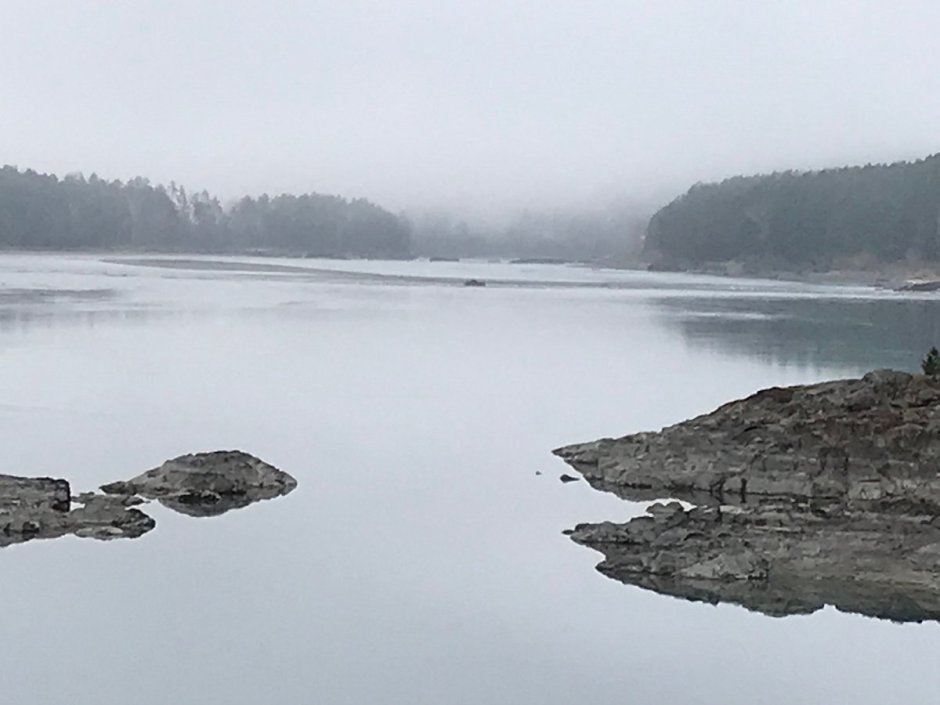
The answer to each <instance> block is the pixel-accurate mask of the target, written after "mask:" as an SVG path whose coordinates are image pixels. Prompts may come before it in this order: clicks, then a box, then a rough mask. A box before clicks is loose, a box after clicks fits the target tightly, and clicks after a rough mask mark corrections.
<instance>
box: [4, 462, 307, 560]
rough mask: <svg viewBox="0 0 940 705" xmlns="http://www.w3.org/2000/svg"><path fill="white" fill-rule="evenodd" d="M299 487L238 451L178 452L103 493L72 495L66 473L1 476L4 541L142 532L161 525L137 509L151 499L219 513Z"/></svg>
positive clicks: (110, 536)
mask: <svg viewBox="0 0 940 705" xmlns="http://www.w3.org/2000/svg"><path fill="white" fill-rule="evenodd" d="M296 486H297V482H296V480H294V478H293V477H291V476H290V475H288V474H287V473H285V472H282V471H281V470H278V469H277V468H275V467H274V466H272V465H269V464H267V463H265V462H264V461H262V460H259V459H258V458H255V457H254V456H252V455H249V454H248V453H243V452H241V451H216V452H212V453H197V454H194V455H184V456H180V457H179V458H174V459H173V460H168V461H167V462H165V463H164V464H163V465H161V466H160V467H157V468H154V469H153V470H148V471H147V472H145V473H143V474H141V475H138V476H137V477H135V478H133V479H131V480H127V481H121V482H113V483H111V484H108V485H105V486H103V487H102V488H101V489H102V491H103V492H104V494H100V493H93V492H86V493H83V494H80V495H77V496H73V495H72V492H71V488H70V486H69V483H68V481H66V480H62V479H52V478H28V477H14V476H11V475H0V547H4V546H9V545H11V544H14V543H23V542H26V541H31V540H33V539H53V538H59V537H61V536H66V535H69V534H72V535H75V536H79V537H82V538H94V539H99V540H109V539H116V538H137V537H139V536H142V535H143V534H145V533H147V532H148V531H150V530H151V529H153V528H154V527H155V526H156V522H155V521H154V520H153V519H152V518H151V517H150V516H148V515H147V514H145V513H144V512H143V511H141V510H140V509H138V508H137V507H138V506H140V505H142V504H145V502H146V500H150V499H156V500H159V501H160V503H161V504H164V505H165V506H167V507H169V508H170V509H174V510H175V511H178V512H182V513H184V514H189V515H191V516H215V515H218V514H222V513H224V512H227V511H230V510H232V509H240V508H242V507H246V506H248V505H249V504H252V503H254V502H257V501H260V500H263V499H273V498H274V497H278V496H281V495H285V494H288V493H289V492H291V491H292V490H293V489H294V488H295V487H296ZM73 505H78V506H73Z"/></svg>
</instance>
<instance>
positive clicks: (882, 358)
mask: <svg viewBox="0 0 940 705" xmlns="http://www.w3.org/2000/svg"><path fill="white" fill-rule="evenodd" d="M655 310H656V311H657V312H658V313H659V315H660V316H661V319H662V321H663V322H664V323H665V324H666V325H667V326H669V327H672V328H675V329H678V331H679V332H680V333H681V334H682V336H683V337H684V338H685V340H686V341H687V342H688V344H689V345H690V346H691V347H694V348H695V349H697V350H715V351H718V352H721V353H723V354H734V355H745V356H747V357H752V358H758V359H761V360H767V361H771V362H775V363H780V364H787V365H796V366H819V367H829V366H837V367H847V368H852V369H859V370H861V369H873V368H877V367H889V368H893V369H903V370H910V369H913V368H916V366H917V364H918V361H919V355H922V354H923V352H924V351H926V350H928V349H929V348H930V347H931V346H932V345H935V344H937V343H938V342H940V300H938V299H933V298H919V299H915V298H906V299H903V298H867V299H862V298H858V299H852V298H824V299H816V298H786V299H761V298H718V297H716V298H693V299H660V300H658V301H657V302H656V304H655Z"/></svg>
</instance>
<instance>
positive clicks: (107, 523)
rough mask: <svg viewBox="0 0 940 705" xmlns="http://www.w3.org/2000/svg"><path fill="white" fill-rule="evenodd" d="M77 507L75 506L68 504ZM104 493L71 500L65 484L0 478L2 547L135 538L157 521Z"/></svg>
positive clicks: (133, 502)
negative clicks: (35, 541)
mask: <svg viewBox="0 0 940 705" xmlns="http://www.w3.org/2000/svg"><path fill="white" fill-rule="evenodd" d="M73 502H75V503H76V504H79V506H78V507H75V508H73V507H72V504H73ZM141 502H142V500H134V499H132V498H121V499H114V498H109V497H105V496H103V495H80V496H79V497H76V498H74V499H73V498H72V496H71V489H70V487H69V483H68V482H67V481H66V480H56V479H52V478H30V477H14V476H11V475H0V547H4V546H9V545H11V544H14V543H23V542H25V541H31V540H33V539H54V538H59V537H61V536H66V535H69V534H74V535H75V536H81V537H87V538H96V539H101V540H107V539H114V538H137V537H138V536H142V535H143V534H145V533H147V532H148V531H150V530H151V529H153V527H154V526H155V522H154V521H153V519H151V518H150V517H149V516H147V515H146V514H144V513H143V512H141V511H140V510H138V509H135V508H134V505H136V504H140V503H141Z"/></svg>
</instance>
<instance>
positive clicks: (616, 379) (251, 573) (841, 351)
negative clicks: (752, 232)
mask: <svg viewBox="0 0 940 705" xmlns="http://www.w3.org/2000/svg"><path fill="white" fill-rule="evenodd" d="M227 261H228V262H229V263H231V262H233V261H237V262H243V261H242V260H227ZM254 262H258V260H248V261H247V263H242V264H236V265H233V266H230V267H228V268H227V269H218V268H216V266H215V265H213V264H212V261H211V260H208V259H202V260H201V261H200V262H197V263H196V264H193V265H191V266H189V267H188V268H186V269H182V268H176V267H173V266H167V267H149V266H131V265H127V264H120V263H114V262H111V263H103V262H101V261H99V260H98V259H96V258H93V257H65V256H4V257H3V258H0V281H2V282H3V284H4V286H5V287H7V290H8V291H16V292H19V295H18V296H14V295H12V294H10V295H8V296H6V297H5V298H4V299H3V300H0V322H2V326H0V399H2V404H0V419H2V424H0V443H2V446H3V448H4V462H5V466H4V472H11V473H16V474H26V475H46V474H48V475H52V476H62V477H68V478H69V480H70V481H71V483H72V486H73V490H75V491H81V490H86V489H93V488H94V487H96V486H97V485H98V484H100V483H103V482H108V481H111V480H113V479H114V478H118V477H130V476H132V475H134V474H137V473H138V472H141V471H143V470H145V469H147V468H150V467H153V466H155V465H157V464H159V463H160V462H162V461H163V460H165V459H167V458H171V457H175V456H177V455H179V454H181V453H187V452H194V451H200V450H213V449H217V448H240V449H242V450H246V451H248V452H251V453H254V454H256V455H258V456H259V457H261V458H263V459H265V460H266V461H268V462H271V463H273V464H274V465H276V466H278V467H280V468H282V469H283V470H286V471H288V472H290V473H291V474H292V475H294V476H295V477H296V478H297V480H298V488H297V489H296V490H295V491H294V492H293V493H291V494H290V495H289V496H287V497H283V498H280V499H276V500H272V501H268V502H261V503H259V504H257V505H253V506H251V507H248V508H246V509H243V510H241V511H237V512H231V513H228V514H225V515H224V516H219V517H213V518H205V519H193V518H190V517H182V516H179V515H176V514H175V513H173V512H171V511H169V510H165V509H161V508H160V507H159V506H156V505H148V508H147V511H148V513H151V514H152V515H153V516H154V517H155V518H156V520H157V528H156V530H154V531H153V532H151V533H150V534H148V535H146V536H144V537H142V538H141V539H138V540H133V541H130V540H127V541H112V542H109V543H99V542H95V541H90V540H79V539H75V538H65V539H61V540H57V541H46V542H35V543H30V544H27V545H19V546H13V547H10V548H7V549H3V550H0V563H2V567H3V571H4V579H3V581H0V599H2V600H3V604H4V605H5V606H6V607H7V609H5V610H3V615H2V617H0V630H2V633H3V634H4V639H3V640H0V660H2V661H3V663H4V664H5V668H4V676H3V677H2V686H3V689H4V693H5V696H4V697H6V698H8V699H9V701H10V702H21V703H33V704H36V705H47V704H48V705H58V704H59V703H61V702H62V697H63V695H62V694H63V693H68V692H74V693H78V695H77V696H76V698H77V699H78V700H86V699H87V700H88V701H94V702H97V703H102V704H103V705H110V704H111V703H115V704H116V703H124V702H128V701H132V702H135V703H142V704H144V705H146V704H149V703H154V704H156V703H165V702H170V701H177V702H190V701H199V702H205V703H226V704H231V703H245V704H246V705H247V704H248V703H256V702H267V701H277V702H285V703H290V702H296V703H307V702H320V703H330V704H331V705H332V704H334V703H349V704H353V703H366V702H382V703H402V704H405V703H409V704H410V703H425V702H426V703H443V702H446V703H456V704H467V705H470V704H471V703H472V704H476V703H481V702H487V703H507V704H508V703H552V704H557V705H567V704H568V703H571V702H575V701H584V702H591V703H601V704H606V703H610V704H613V703H620V702H623V701H624V698H625V697H627V698H628V699H635V700H637V701H638V702H642V701H651V700H653V699H661V700H663V701H664V702H722V703H730V704H738V703H740V704H741V705H744V704H745V703H752V702H761V703H769V704H771V705H777V704H779V705H790V704H791V703H794V702H825V703H854V704H863V705H867V704H869V703H870V704H872V705H875V704H876V703H878V704H880V703H884V702H899V701H905V702H928V701H929V700H930V698H931V697H932V694H933V692H934V691H935V688H936V683H937V681H936V672H935V671H936V663H935V661H936V659H935V657H934V654H936V653H937V649H938V647H940V632H938V631H937V626H936V625H935V624H924V625H905V626H900V625H895V624H891V623H889V622H879V621H875V620H871V619H865V618H860V617H857V616H852V615H846V614H840V613H837V612H835V611H833V610H831V609H827V610H824V611H822V612H820V613H818V614H816V615H812V616H808V617H795V618H789V619H771V618H767V617H764V616H762V615H757V614H753V613H749V612H746V611H744V610H742V609H740V608H736V607H729V606H721V607H712V606H708V605H701V604H692V603H687V602H683V601H680V600H676V599H671V598H665V597H662V596H659V595H655V594H653V593H649V592H643V591H640V590H637V589H634V588H629V587H625V586H623V585H620V584H618V583H615V582H613V581H610V580H607V579H605V578H604V577H603V576H601V575H600V574H598V573H596V572H595V571H594V569H593V566H594V564H595V563H596V562H597V561H598V560H599V559H600V556H598V555H597V554H594V553H592V552H590V551H588V550H586V549H584V548H581V547H579V546H576V545H575V544H573V543H572V542H570V541H569V540H568V538H567V537H565V536H563V535H562V533H561V532H562V531H563V530H564V529H568V528H570V527H572V526H574V525H575V524H576V523H579V522H582V521H603V520H607V519H609V520H613V521H623V520H625V519H627V518H628V517H630V516H634V515H637V514H639V513H640V512H641V511H642V506H641V505H633V504H629V503H626V502H623V501H620V500H618V499H616V498H614V497H613V496H609V495H604V494H600V493H597V492H595V491H592V490H591V489H589V488H588V487H587V486H586V485H585V483H583V482H579V483H572V484H570V485H563V484H562V483H560V482H558V479H557V476H558V474H559V473H561V472H563V471H564V469H565V466H564V465H563V464H561V463H560V461H557V460H556V459H554V458H553V457H552V456H551V453H550V451H551V449H552V448H555V447H557V446H559V445H562V444H565V443H569V442H575V441H581V440H588V439H592V438H598V437H601V436H605V435H621V434H624V433H628V432H633V431H639V430H647V429H658V428H660V427H661V426H663V425H666V424H670V423H673V422H676V421H679V420H681V419H684V418H687V417H689V416H692V415H695V414H698V413H701V412H705V411H708V410H710V409H712V408H714V407H715V406H717V405H719V404H720V403H723V402H724V401H727V400H729V399H731V398H734V397H738V396H742V395H744V394H747V393H750V392H752V391H754V390H755V389H757V388H759V387H765V386H768V385H775V384H789V383H797V382H809V381H815V380H821V379H827V378H832V377H838V376H847V375H853V374H856V373H858V372H860V371H864V370H866V369H868V368H870V367H877V366H881V365H884V364H893V365H900V366H905V367H908V368H911V367H914V366H916V364H917V360H918V358H919V355H921V354H922V343H923V340H924V336H927V335H929V330H925V327H924V325H923V324H922V321H924V320H934V318H935V317H936V311H937V310H938V309H937V303H936V300H935V299H933V298H930V297H929V296H926V295H919V296H907V297H901V296H899V295H896V294H890V293H886V292H879V291H876V290H873V289H851V288H826V287H813V286H808V285H803V284H788V283H782V282H760V281H757V280H752V281H746V280H745V281H737V280H727V279H717V278H711V277H694V276H687V275H675V274H673V275H670V274H650V273H627V272H606V271H599V270H587V269H581V268H574V267H557V266H545V265H506V264H502V265H495V264H494V265H490V264H484V263H472V262H460V263H428V262H414V263H401V262H396V263H381V262H374V263H367V264H366V263H363V264H360V263H348V262H347V263H335V262H327V261H311V260H295V261H293V262H291V261H287V262H285V263H284V264H288V265H292V266H296V267H298V268H301V267H305V268H309V269H310V270H311V272H310V273H309V274H308V273H304V272H303V271H284V272H274V271H252V270H253V263H254ZM326 269H333V270H343V271H344V272H345V274H343V275H341V276H337V275H330V274H329V273H323V272H318V271H314V270H326ZM357 270H359V271H365V272H366V274H358V273H357ZM471 276H473V277H480V278H482V279H485V280H487V281H488V282H491V283H490V284H489V285H488V286H487V287H484V288H479V289H476V288H465V287H463V286H462V282H463V280H464V279H465V278H467V277H471ZM500 282H502V283H500ZM92 292H94V293H92ZM869 319H871V320H872V321H873V322H878V321H881V320H882V319H884V321H885V325H886V326H890V328H889V330H890V332H891V333H890V335H887V334H885V335H883V336H880V337H877V338H876V337H872V335H871V333H870V332H869V331H870V330H871V327H872V326H871V324H870V323H869ZM889 322H890V323H889ZM537 471H538V472H541V473H542V474H541V475H538V474H536V472H537ZM847 645H851V646H850V647H849V646H847ZM729 671H730V672H732V673H733V677H729V678H725V677H720V678H716V677H715V674H717V673H726V672H729ZM886 674H890V678H889V677H886ZM79 696H80V697H79Z"/></svg>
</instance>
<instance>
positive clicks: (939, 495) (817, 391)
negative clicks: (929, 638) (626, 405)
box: [555, 371, 940, 620]
mask: <svg viewBox="0 0 940 705" xmlns="http://www.w3.org/2000/svg"><path fill="white" fill-rule="evenodd" d="M938 404H940V380H937V379H936V378H932V377H925V376H919V375H917V376H915V375H909V374H906V373H902V372H891V371H876V372H872V373H869V374H868V375H865V376H864V377H863V378H861V379H854V380H842V381H835V382H825V383H822V384H815V385H807V386H798V387H788V388H772V389H767V390H763V391H761V392H758V393H757V394H754V395H753V396H751V397H748V398H746V399H742V400H739V401H735V402H731V403H729V404H726V405H724V406H722V407H720V408H719V409H717V410H716V411H714V412H712V413H710V414H706V415H704V416H699V417H697V418H694V419H691V420H689V421H685V422H683V423H680V424H677V425H675V426H670V427H668V428H665V429H663V430H662V431H660V432H658V433H638V434H634V435H631V436H625V437H623V438H620V439H603V440H600V441H596V442H592V443H585V444H579V445H573V446H567V447H565V448H560V449H558V450H556V451H555V453H556V454H557V455H559V456H560V457H561V458H563V459H564V460H565V461H566V462H568V463H569V464H570V465H571V466H572V467H574V468H575V469H577V470H578V471H579V472H581V474H582V475H584V477H585V478H586V479H587V480H588V482H590V483H591V484H592V486H594V487H596V488H598V489H602V490H605V491H612V492H615V493H617V494H619V495H620V496H622V497H624V498H627V499H633V500H647V499H668V498H671V499H679V500H684V501H686V502H689V503H692V504H695V505H698V506H695V507H694V508H692V509H689V510H686V509H683V507H682V506H681V505H679V504H678V503H675V504H671V505H654V506H653V507H652V508H651V510H650V514H649V515H648V516H645V517H639V518H637V519H634V520H633V521H631V522H628V523H627V524H623V525H615V524H594V525H591V524H584V525H581V526H578V527H577V528H576V529H575V530H574V531H573V532H571V534H572V538H573V539H574V540H575V541H577V542H578V543H581V544H583V545H586V546H590V547H592V548H595V549H597V550H599V551H601V552H602V553H603V554H604V555H605V560H604V561H603V562H602V563H601V564H600V565H599V566H598V568H599V570H601V571H602V572H603V573H605V574H607V575H609V576H611V577H614V578H616V579H618V580H621V581H623V582H626V583H629V584H634V585H638V586H640V587H645V588H649V589H653V590H657V591H659V592H663V593H667V594H671V595H676V596H680V597H685V598H687V599H694V600H704V601H708V602H718V601H730V602H735V603H737V604H741V605H743V606H745V607H748V608H751V609H755V610H758V611H761V612H765V613H767V614H772V615H783V614H792V613H800V612H808V611H813V610H815V609H818V608H820V607H822V606H823V605H825V604H832V605H834V606H836V607H838V608H840V609H844V610H848V611H854V612H861V613H864V614H868V615H871V616H880V617H887V618H891V619H897V620H921V619H938V618H940V405H938Z"/></svg>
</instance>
